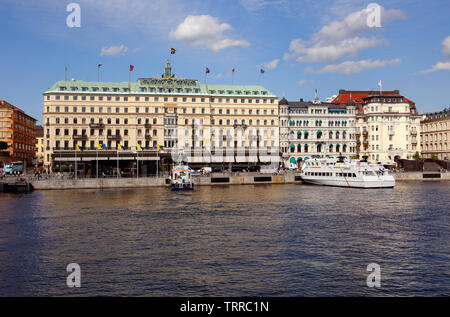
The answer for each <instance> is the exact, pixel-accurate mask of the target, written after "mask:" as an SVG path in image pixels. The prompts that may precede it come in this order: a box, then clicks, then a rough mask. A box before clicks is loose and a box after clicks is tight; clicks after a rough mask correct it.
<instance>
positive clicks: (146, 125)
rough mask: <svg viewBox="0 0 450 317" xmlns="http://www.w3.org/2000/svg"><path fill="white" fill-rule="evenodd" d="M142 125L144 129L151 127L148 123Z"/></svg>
mask: <svg viewBox="0 0 450 317" xmlns="http://www.w3.org/2000/svg"><path fill="white" fill-rule="evenodd" d="M144 127H145V128H146V129H151V127H152V125H151V124H150V123H146V124H144Z"/></svg>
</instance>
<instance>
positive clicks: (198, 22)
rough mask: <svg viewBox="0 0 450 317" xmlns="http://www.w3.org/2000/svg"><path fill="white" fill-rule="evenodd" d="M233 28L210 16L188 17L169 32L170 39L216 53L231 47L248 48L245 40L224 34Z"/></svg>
mask: <svg viewBox="0 0 450 317" xmlns="http://www.w3.org/2000/svg"><path fill="white" fill-rule="evenodd" d="M232 29H233V27H232V26H231V25H229V24H227V23H220V21H219V19H218V18H216V17H213V16H210V15H189V16H187V17H186V19H184V21H183V22H182V23H181V24H180V25H178V27H177V28H176V29H175V30H172V31H171V32H170V38H171V39H175V40H178V41H181V42H184V43H186V44H188V45H191V46H204V47H207V48H208V49H210V50H211V51H213V52H218V51H220V50H223V49H225V48H228V47H232V46H250V43H249V42H247V41H245V40H239V39H234V38H231V37H228V36H226V35H225V34H224V32H226V31H230V30H232Z"/></svg>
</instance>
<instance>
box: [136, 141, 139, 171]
mask: <svg viewBox="0 0 450 317" xmlns="http://www.w3.org/2000/svg"><path fill="white" fill-rule="evenodd" d="M136 178H139V149H138V148H137V147H136Z"/></svg>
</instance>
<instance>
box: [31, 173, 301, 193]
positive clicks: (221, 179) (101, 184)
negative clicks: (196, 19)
mask: <svg viewBox="0 0 450 317" xmlns="http://www.w3.org/2000/svg"><path fill="white" fill-rule="evenodd" d="M29 182H30V184H31V185H32V187H33V188H34V189H35V190H47V189H106V188H139V187H165V186H170V178H169V177H156V176H155V177H140V178H120V177H119V178H117V177H106V178H83V179H68V178H57V177H52V178H48V179H40V180H37V179H30V180H29ZM301 182H302V181H301V178H300V174H299V173H287V174H276V175H274V174H262V173H231V174H225V173H213V174H211V175H208V176H196V177H194V184H195V185H199V186H209V185H211V186H213V185H256V184H296V183H297V184H300V183H301Z"/></svg>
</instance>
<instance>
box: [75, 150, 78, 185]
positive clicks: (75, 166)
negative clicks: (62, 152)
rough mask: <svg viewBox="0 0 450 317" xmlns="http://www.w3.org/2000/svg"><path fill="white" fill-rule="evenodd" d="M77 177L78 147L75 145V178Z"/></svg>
mask: <svg viewBox="0 0 450 317" xmlns="http://www.w3.org/2000/svg"><path fill="white" fill-rule="evenodd" d="M77 146H78V144H77ZM77 177H78V164H77V148H76V147H75V179H77Z"/></svg>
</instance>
